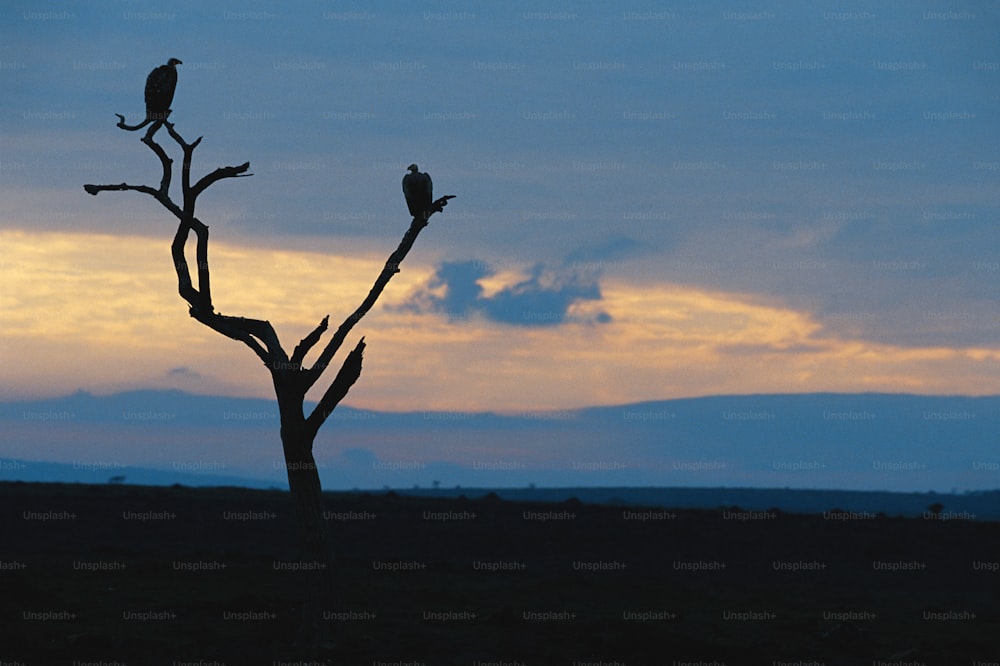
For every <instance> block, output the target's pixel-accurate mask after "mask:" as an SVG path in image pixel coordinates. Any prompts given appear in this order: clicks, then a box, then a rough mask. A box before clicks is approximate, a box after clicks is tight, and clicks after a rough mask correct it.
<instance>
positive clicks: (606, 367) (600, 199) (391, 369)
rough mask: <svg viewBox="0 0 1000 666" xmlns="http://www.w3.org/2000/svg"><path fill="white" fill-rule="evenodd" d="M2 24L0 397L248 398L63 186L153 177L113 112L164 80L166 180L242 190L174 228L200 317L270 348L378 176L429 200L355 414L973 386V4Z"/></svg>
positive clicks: (988, 264) (153, 16)
mask: <svg viewBox="0 0 1000 666" xmlns="http://www.w3.org/2000/svg"><path fill="white" fill-rule="evenodd" d="M3 12H4V16H3V21H2V24H0V25H2V27H0V31H2V32H0V36H2V39H0V86H2V89H3V93H4V94H3V95H2V96H0V140H2V146H3V148H2V153H0V197H2V200H3V202H4V206H3V208H2V210H0V247H3V256H2V258H0V285H2V288H0V322H2V339H0V387H2V388H0V399H3V400H16V399H21V398H37V397H48V396H57V395H65V394H69V393H71V392H73V391H75V390H77V389H85V390H88V391H92V392H95V393H98V394H107V393H111V392H115V391H120V390H126V389H138V388H180V389H183V390H185V391H190V392H194V393H206V394H218V395H232V396H246V397H269V396H270V395H271V385H270V379H269V377H268V375H267V373H266V372H264V370H263V368H261V367H260V362H259V360H258V359H257V358H256V357H255V356H254V355H253V354H251V353H250V352H249V350H247V349H245V348H244V347H243V346H242V345H240V344H238V343H235V342H233V341H231V340H228V339H225V338H222V337H221V336H219V335H218V334H216V333H214V332H212V331H210V330H208V329H206V328H205V327H204V326H202V325H200V324H198V323H197V322H196V321H194V320H193V319H191V318H190V317H189V316H188V315H187V312H186V307H185V304H184V303H183V301H182V300H181V299H180V298H179V297H178V296H177V293H176V282H175V276H174V274H173V271H172V267H171V263H170V255H169V243H170V240H171V238H172V234H173V231H174V228H175V227H174V224H175V223H174V220H173V218H172V216H170V214H169V213H168V212H167V211H165V210H164V209H162V208H161V207H160V206H159V205H158V204H157V203H156V202H155V201H154V200H153V199H152V198H151V197H148V196H145V195H140V194H137V193H134V192H124V193H119V192H105V193H101V194H100V195H99V196H98V197H96V198H95V197H91V196H88V195H87V194H86V193H85V192H84V191H83V188H82V186H83V184H84V183H119V182H122V181H127V182H129V183H132V184H155V183H156V182H158V178H159V173H158V169H159V164H158V161H157V160H156V158H155V156H154V155H153V154H152V153H151V152H150V151H149V150H148V149H147V148H146V147H145V146H143V145H142V144H140V143H139V141H138V139H139V137H140V134H139V133H134V134H132V133H126V132H122V131H121V130H119V129H117V128H116V127H115V126H114V124H115V118H114V115H113V114H115V113H122V114H125V115H126V116H128V117H129V119H130V120H133V119H135V118H136V117H137V116H139V115H140V114H141V113H142V108H143V107H142V87H143V83H144V81H145V76H146V74H147V73H148V72H149V70H150V69H152V68H153V67H154V66H156V65H159V64H162V63H163V62H165V61H166V60H167V58H169V57H177V58H180V59H181V60H183V61H184V64H183V65H181V66H179V68H178V69H179V84H178V88H177V94H176V97H175V99H174V103H173V105H172V108H173V114H172V116H171V119H172V120H173V122H175V123H176V127H177V129H178V131H179V132H180V133H181V134H182V135H184V136H185V137H186V138H187V139H188V140H189V141H191V140H193V139H194V138H196V137H198V136H204V137H205V138H204V140H203V142H202V144H201V145H200V146H199V148H198V150H197V151H196V153H195V165H194V168H195V170H196V173H197V174H198V175H200V174H202V173H207V172H209V171H211V170H212V169H214V168H216V167H217V166H221V165H225V164H240V163H242V162H243V161H246V160H249V161H250V163H251V166H252V169H251V170H252V172H253V174H254V175H253V177H252V178H249V179H240V180H229V181H222V182H220V183H217V184H216V185H215V186H213V187H212V188H211V189H210V190H209V191H208V192H207V193H206V194H204V195H203V196H202V200H201V202H200V204H201V205H200V211H199V218H200V219H201V220H203V221H204V222H205V223H206V224H208V225H209V226H210V227H211V228H212V246H211V249H210V253H211V256H210V261H211V267H212V277H213V283H214V284H213V292H214V293H213V296H214V301H215V305H216V308H217V309H218V310H219V311H220V312H222V313H224V314H234V315H245V316H252V317H260V318H267V319H268V320H270V321H271V322H272V323H273V324H274V325H275V327H276V329H277V331H278V333H279V335H281V337H282V340H283V342H284V344H285V347H286V348H290V347H292V346H294V344H295V343H296V342H297V341H298V340H299V339H300V338H301V337H302V336H304V335H305V334H306V333H307V332H308V331H309V330H311V329H312V328H313V327H314V326H315V325H316V324H317V323H318V322H319V320H320V319H321V318H322V317H323V316H324V315H327V314H329V315H330V316H331V320H332V321H333V322H334V323H337V322H339V321H340V320H342V319H343V317H345V316H346V315H347V314H349V313H350V312H351V311H353V309H354V308H355V307H356V305H357V304H358V303H359V302H360V300H361V299H362V298H363V297H364V295H365V294H366V293H367V290H368V288H369V287H370V286H371V283H372V281H373V280H374V278H375V277H376V275H377V273H378V271H379V270H380V268H381V265H382V263H383V262H384V261H385V258H386V257H387V256H388V254H389V253H390V252H391V251H392V250H393V249H394V248H395V247H396V244H397V243H398V241H399V238H400V237H401V235H402V233H403V232H404V231H405V229H406V227H407V226H408V224H409V218H408V215H407V214H406V208H405V205H404V202H403V198H402V194H401V191H400V185H399V183H400V179H401V178H402V175H403V174H404V173H405V167H406V165H407V164H409V163H410V162H417V163H418V164H419V165H420V166H421V168H422V169H426V170H427V171H428V172H430V173H431V174H432V176H433V177H434V181H435V188H436V189H435V193H436V194H438V195H440V194H455V195H458V198H457V199H455V200H454V201H452V202H451V205H449V207H448V208H447V210H446V212H444V213H443V214H440V215H437V216H435V217H434V218H433V219H432V222H431V225H430V227H429V228H428V229H426V230H425V231H424V232H423V233H422V235H421V237H420V238H419V239H418V242H417V244H416V246H415V248H414V249H413V251H412V252H411V254H410V256H409V257H408V258H407V260H406V262H405V264H404V265H403V270H402V272H401V273H399V274H398V275H397V276H395V278H394V279H393V281H392V282H391V283H390V285H389V287H388V288H387V290H386V292H385V294H384V296H383V298H382V300H381V301H380V302H379V305H378V306H377V307H376V308H375V309H374V310H373V311H372V312H371V313H370V315H369V316H368V317H367V318H366V319H365V320H364V321H363V322H362V323H361V324H360V325H359V326H358V327H357V328H356V329H355V334H354V335H353V337H352V340H356V339H357V336H360V335H364V336H365V339H366V342H367V343H368V350H367V352H366V357H365V369H364V374H363V375H362V377H361V380H360V381H359V382H358V384H357V385H356V386H355V387H354V389H353V390H352V392H351V394H350V395H349V396H348V399H347V401H346V402H347V403H348V404H351V405H353V406H356V407H361V408H366V409H379V410H433V409H445V410H479V411H482V410H497V411H519V410H520V411H523V410H531V409H573V408H579V407H584V406H590V405H612V404H624V403H627V402H636V401H643V400H660V399H668V398H680V397H690V396H704V395H721V394H746V393H806V392H815V391H836V392H862V391H881V392H909V393H924V394H965V395H987V394H994V393H996V392H997V388H996V387H997V386H998V385H1000V382H998V380H1000V313H998V309H997V306H996V301H997V298H996V297H997V284H998V280H1000V249H998V248H1000V230H998V225H997V215H998V199H997V194H998V191H1000V188H998V185H1000V148H998V146H1000V122H998V121H1000V114H998V108H1000V43H998V42H997V40H996V34H997V29H998V28H1000V9H998V7H997V6H996V5H995V4H987V3H971V2H970V3H961V2H960V3H947V4H945V3H931V2H908V3H870V2H868V3H840V2H838V3H832V2H831V3H803V4H792V3H784V2H781V3H779V2H774V3H767V2H763V3H755V4H754V5H753V7H752V9H751V8H748V7H747V6H746V5H743V4H736V3H724V2H723V3H699V4H698V5H681V6H677V7H675V8H671V9H662V8H661V7H660V6H658V5H655V4H652V5H651V4H634V5H632V4H626V5H614V6H612V5H607V4H605V3H585V4H579V3H576V4H571V5H556V4H552V5H539V4H537V3H517V2H515V3H505V4H504V5H503V6H502V7H496V8H490V9H486V10H480V9H475V10H468V9H464V8H463V6H462V5H459V4H455V5H446V4H442V5H434V7H433V8H424V7H421V6H416V5H412V4H409V3H387V4H384V5H382V6H380V7H379V8H377V9H366V8H365V6H364V5H360V4H359V5H358V6H356V7H352V6H350V5H343V4H339V3H338V4H336V5H333V4H331V5H329V6H322V5H318V6H310V7H308V8H285V7H282V8H281V9H274V8H270V7H268V6H265V5H260V6H257V5H254V4H253V3H239V4H236V3H233V4H232V5H229V6H228V8H227V6H220V5H210V6H205V5H200V4H198V3H191V2H179V3H172V4H171V5H170V6H169V8H168V9H167V10H165V11H164V10H161V9H160V8H159V7H157V6H154V5H148V6H143V5H134V4H128V5H123V4H120V3H110V2H109V3H102V2H94V3H86V4H85V5H78V4H75V3H50V4H47V5H45V6H44V7H43V8H39V7H36V6H35V3H16V2H15V3H13V4H10V3H8V4H7V6H6V7H5V9H4V10H3ZM162 138H163V139H165V138H166V137H162ZM170 148H173V146H170ZM178 163H179V159H178ZM353 344H354V343H353V342H352V341H351V340H349V341H348V342H347V348H348V349H349V348H351V347H353Z"/></svg>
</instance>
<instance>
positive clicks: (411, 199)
mask: <svg viewBox="0 0 1000 666" xmlns="http://www.w3.org/2000/svg"><path fill="white" fill-rule="evenodd" d="M406 168H407V169H408V170H409V171H410V173H408V174H406V175H405V176H403V196H404V197H406V207H407V208H409V209H410V215H412V216H413V217H419V218H422V219H426V218H427V209H429V208H430V207H431V203H432V202H433V201H434V184H433V183H432V182H431V177H430V174H426V173H420V168H419V167H418V166H417V165H416V164H411V165H410V166H408V167H406Z"/></svg>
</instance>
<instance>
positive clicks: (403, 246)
mask: <svg viewBox="0 0 1000 666" xmlns="http://www.w3.org/2000/svg"><path fill="white" fill-rule="evenodd" d="M116 115H118V118H119V122H118V127H120V128H122V129H124V130H127V131H135V130H137V129H140V128H142V127H144V126H145V125H146V124H148V123H149V122H151V121H149V120H147V121H145V122H144V123H142V124H139V125H135V126H130V125H126V124H125V118H124V117H123V116H121V115H119V114H116ZM160 127H166V128H167V133H168V134H169V135H170V137H171V138H172V139H173V140H174V142H176V143H177V145H178V146H180V148H181V150H182V152H183V162H182V167H181V196H182V204H183V205H180V206H179V205H177V203H175V202H174V200H173V199H171V197H170V184H171V180H172V175H173V160H172V159H171V158H170V156H169V155H167V152H166V150H164V149H163V146H161V145H160V144H159V143H157V142H156V140H155V138H154V136H155V134H156V132H157V131H158V130H159V129H160ZM201 140H202V137H198V139H196V140H195V141H194V142H192V143H188V142H187V141H185V140H184V138H183V137H182V136H181V135H180V134H179V133H178V132H177V131H176V130H175V129H174V125H173V123H170V122H168V121H167V120H165V119H162V120H156V121H155V122H153V124H152V125H151V126H150V128H149V130H148V131H147V132H146V134H145V135H144V136H143V138H142V142H143V143H144V144H146V145H147V146H148V147H149V149H150V150H152V151H153V153H154V154H155V155H156V156H157V158H158V159H159V160H160V164H161V166H162V168H163V175H162V177H161V179H160V187H159V188H153V187H151V186H149V185H130V184H128V183H120V184H118V185H84V186H83V187H84V190H86V191H87V193H89V194H92V195H95V196H96V195H97V194H98V193H99V192H106V191H127V190H131V191H135V192H140V193H142V194H148V195H150V196H152V197H153V198H154V199H156V200H157V201H158V202H159V203H160V204H161V205H162V206H163V207H164V208H166V209H167V210H169V211H170V212H171V213H173V214H174V216H175V217H177V218H178V220H180V223H179V224H178V226H177V233H176V234H175V235H174V240H173V242H172V243H171V246H170V252H171V256H172V257H173V261H174V269H175V271H176V273H177V290H178V293H179V294H180V296H181V298H183V299H184V300H185V301H186V302H187V303H188V305H189V306H190V308H189V314H190V315H191V317H193V318H194V319H196V320H198V321H199V322H201V323H202V324H204V325H205V326H208V327H209V328H211V329H212V330H214V331H216V332H218V333H221V334H222V335H224V336H226V337H228V338H231V339H233V340H239V341H240V342H242V343H243V344H245V345H246V346H247V347H249V348H250V349H251V350H252V351H253V352H254V353H255V354H256V355H257V356H258V357H259V358H260V359H261V360H262V361H263V362H264V364H265V365H266V366H267V367H268V370H269V371H270V372H271V375H272V377H273V379H274V384H275V389H276V391H278V394H279V395H278V398H279V404H280V403H281V402H282V396H285V397H286V398H287V397H289V396H297V397H298V399H299V400H300V401H301V399H303V398H304V396H305V393H306V391H308V390H309V388H310V387H312V386H313V385H314V384H315V383H316V381H317V380H318V379H319V378H320V376H322V374H323V373H324V372H325V371H326V369H327V367H329V365H330V361H331V360H332V359H333V356H334V355H335V354H336V353H337V351H338V350H339V349H340V347H341V345H342V344H343V343H344V340H345V339H346V338H347V335H348V334H349V333H350V332H351V329H353V328H354V326H355V325H356V324H357V323H358V321H360V320H361V319H362V318H363V317H364V316H365V315H366V314H367V313H368V312H369V311H370V310H371V309H372V307H373V306H374V305H375V302H376V301H377V300H378V298H379V296H381V295H382V291H383V290H384V289H385V287H386V285H387V284H388V283H389V280H391V279H392V276H393V275H395V274H396V273H398V272H399V270H400V269H399V265H400V263H402V261H403V259H404V258H405V257H406V255H407V253H408V252H409V251H410V248H412V247H413V243H414V241H416V239H417V236H418V235H419V234H420V231H421V230H422V229H423V228H424V227H426V226H427V225H428V223H429V220H430V217H431V216H432V215H433V214H434V213H440V212H442V211H443V210H444V207H445V206H447V205H448V200H449V199H453V198H455V197H454V196H453V195H447V196H443V197H441V198H439V199H437V200H436V201H435V202H434V203H433V204H431V206H430V207H429V208H428V209H427V210H426V211H425V212H424V214H423V215H421V216H417V217H414V218H413V220H412V222H411V223H410V227H409V229H407V231H406V233H405V234H404V235H403V238H402V240H401V241H400V243H399V247H397V248H396V250H395V252H393V253H392V254H391V255H389V259H388V260H387V261H386V263H385V266H384V267H383V268H382V271H381V272H380V273H379V275H378V277H377V278H376V279H375V283H374V285H373V286H372V288H371V290H370V291H369V292H368V296H367V297H365V299H364V300H363V301H362V302H361V305H359V306H358V308H357V309H356V310H355V311H354V312H353V313H351V315H349V316H348V317H347V319H345V320H344V322H343V323H342V324H341V325H340V326H339V327H338V328H337V330H336V332H335V333H334V335H333V337H332V338H331V340H330V341H329V342H328V343H327V344H326V346H325V347H324V348H323V351H322V352H321V353H320V355H319V357H318V358H317V360H316V362H315V363H313V365H312V366H311V367H309V368H305V367H303V360H304V358H305V356H306V354H308V353H309V351H310V350H311V349H312V348H313V347H314V346H316V344H317V343H318V342H319V341H320V339H321V338H322V336H323V334H324V333H325V332H326V331H327V329H328V327H329V321H330V316H329V315H327V316H326V317H324V318H323V320H322V321H321V322H320V323H319V325H318V326H316V328H315V329H313V330H312V331H311V332H310V333H309V334H308V335H307V336H306V337H304V338H303V339H302V340H301V341H300V342H299V344H298V345H297V346H296V347H295V350H294V351H293V352H292V356H291V358H289V357H288V354H287V353H286V352H285V350H284V349H283V348H282V346H281V342H280V341H279V340H278V335H277V333H276V332H275V330H274V327H273V326H272V325H271V323H270V322H269V321H266V320H261V319H250V318H247V317H234V316H227V315H222V314H220V313H217V312H215V309H214V307H213V305H212V292H211V282H210V279H211V276H210V273H209V268H208V226H207V225H205V224H204V223H203V222H202V221H201V220H199V219H198V218H197V217H195V214H194V213H195V203H196V202H197V199H198V197H199V196H200V195H201V194H202V193H203V192H204V191H205V190H207V189H208V188H209V187H211V186H212V185H214V184H215V183H217V182H218V181H220V180H224V179H226V178H240V177H244V176H251V175H253V174H251V173H247V172H248V171H249V169H250V163H249V162H244V163H243V164H240V165H237V166H224V167H219V168H217V169H215V170H214V171H212V172H210V173H208V174H206V175H204V176H202V177H201V178H200V179H198V181H197V182H196V183H195V184H194V185H192V184H191V162H192V160H193V157H194V150H195V148H197V147H198V144H199V143H201ZM192 231H193V232H194V233H195V236H196V246H195V255H196V260H197V271H198V286H197V288H196V287H195V286H194V283H193V282H192V280H191V272H190V268H189V266H188V263H187V260H186V258H185V248H186V246H187V242H188V239H189V237H190V235H191V232H192ZM364 349H365V341H364V338H362V339H361V341H360V342H358V344H357V346H355V348H354V349H353V350H352V351H351V352H350V353H349V354H348V355H347V358H346V359H344V362H343V364H342V366H341V368H340V371H339V372H338V373H337V376H336V377H335V378H334V380H333V382H332V383H331V384H330V386H329V387H327V390H326V392H325V393H324V394H323V397H322V398H321V399H320V401H319V403H317V405H316V407H315V408H314V409H313V411H312V413H311V414H310V415H309V417H308V419H305V422H304V423H303V425H304V427H305V429H306V431H307V432H308V433H309V435H310V442H311V440H312V438H313V437H314V436H315V434H316V432H317V431H318V430H319V428H320V427H321V426H322V425H323V423H324V422H325V421H326V419H327V418H328V417H329V415H330V413H331V412H332V411H333V409H334V408H335V407H336V406H337V404H338V403H339V402H340V401H341V400H342V399H343V398H344V396H346V395H347V392H348V390H350V388H351V386H353V385H354V383H355V382H356V381H357V380H358V378H359V377H360V376H361V363H362V357H363V354H364ZM300 404H301V403H300Z"/></svg>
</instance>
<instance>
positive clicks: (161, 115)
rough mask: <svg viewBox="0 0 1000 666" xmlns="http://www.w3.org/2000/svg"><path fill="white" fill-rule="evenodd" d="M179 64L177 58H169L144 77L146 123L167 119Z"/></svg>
mask: <svg viewBox="0 0 1000 666" xmlns="http://www.w3.org/2000/svg"><path fill="white" fill-rule="evenodd" d="M181 64H183V63H182V62H181V61H180V60H178V59H177V58H171V59H170V60H168V61H167V64H166V65H160V66H159V67H157V68H156V69H154V70H153V71H152V72H150V73H149V76H147V77H146V123H149V122H151V121H156V120H166V119H167V113H168V112H169V111H170V103H171V102H173V101H174V89H175V88H176V87H177V65H181ZM146 123H143V124H144V125H145V124H146Z"/></svg>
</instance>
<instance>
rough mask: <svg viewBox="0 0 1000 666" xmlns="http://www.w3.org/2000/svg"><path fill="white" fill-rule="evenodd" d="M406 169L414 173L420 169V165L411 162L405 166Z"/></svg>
mask: <svg viewBox="0 0 1000 666" xmlns="http://www.w3.org/2000/svg"><path fill="white" fill-rule="evenodd" d="M406 170H407V171H412V172H414V173H416V172H417V171H420V167H418V166H417V165H416V164H411V165H410V166H408V167H406Z"/></svg>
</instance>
